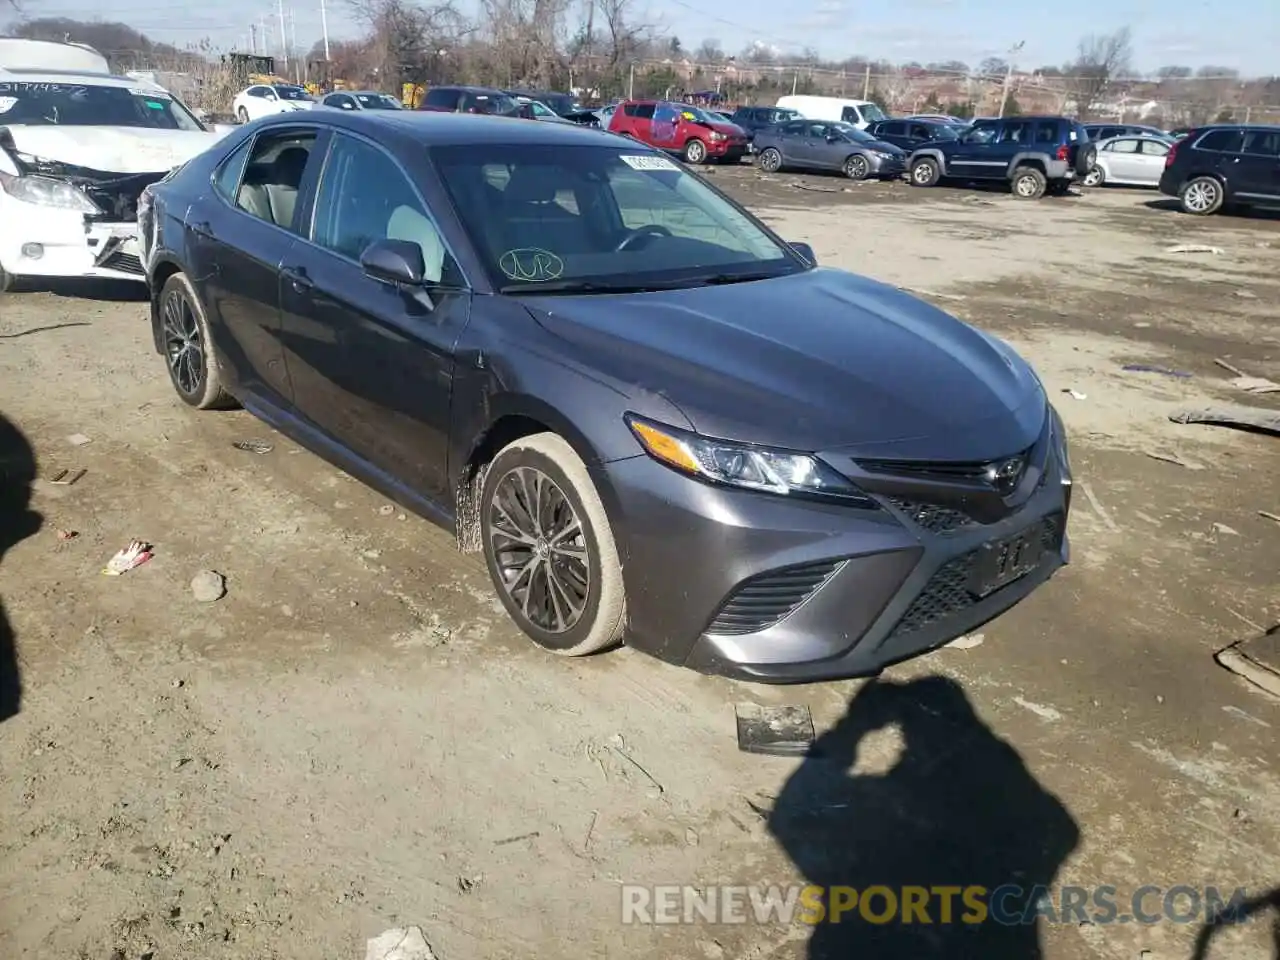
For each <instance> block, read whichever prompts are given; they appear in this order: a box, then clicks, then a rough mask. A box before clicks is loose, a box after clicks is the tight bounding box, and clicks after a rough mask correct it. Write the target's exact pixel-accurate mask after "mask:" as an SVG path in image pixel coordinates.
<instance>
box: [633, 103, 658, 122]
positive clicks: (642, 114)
mask: <svg viewBox="0 0 1280 960" xmlns="http://www.w3.org/2000/svg"><path fill="white" fill-rule="evenodd" d="M653 110H654V105H653V104H652V103H639V104H636V108H635V113H634V114H632V116H634V117H636V118H638V119H640V120H652V119H653Z"/></svg>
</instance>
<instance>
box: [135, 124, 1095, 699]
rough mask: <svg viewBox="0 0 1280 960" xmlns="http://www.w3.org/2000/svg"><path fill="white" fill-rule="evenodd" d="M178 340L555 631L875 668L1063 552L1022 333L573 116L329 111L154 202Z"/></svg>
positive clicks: (560, 642) (922, 645)
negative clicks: (971, 318) (1002, 329)
mask: <svg viewBox="0 0 1280 960" xmlns="http://www.w3.org/2000/svg"><path fill="white" fill-rule="evenodd" d="M139 221H140V223H139V226H140V229H139V234H140V238H141V243H142V248H143V251H144V260H145V268H146V272H147V277H148V280H149V284H150V289H151V293H152V311H151V314H152V328H153V334H154V343H155V349H156V351H157V352H158V354H159V356H160V357H161V358H162V360H163V362H164V363H165V364H166V365H167V368H168V372H169V377H170V379H171V380H172V383H173V387H174V389H175V390H176V391H177V393H178V395H179V396H180V397H181V398H182V400H184V401H185V402H186V403H187V404H190V405H191V406H192V407H194V408H197V409H202V410H203V409H214V408H220V407H229V406H233V405H242V406H243V407H245V408H247V409H248V410H249V411H250V412H252V413H253V414H255V415H257V416H258V417H260V418H262V419H263V420H265V421H267V422H268V423H270V424H272V425H274V426H275V427H276V428H278V429H279V430H281V431H282V432H284V433H285V434H287V435H289V436H291V437H293V438H295V439H297V440H298V441H299V442H301V443H302V444H304V445H306V446H307V447H309V448H310V449H312V450H313V451H315V452H316V453H318V454H319V455H320V456H321V457H324V458H325V459H327V460H330V461H332V462H333V463H335V464H338V465H340V466H341V467H342V468H343V469H345V470H347V471H349V472H350V473H352V474H354V475H356V476H358V477H360V478H361V479H363V480H364V481H365V482H367V483H368V484H370V485H371V486H373V487H374V488H376V489H378V490H380V491H382V492H383V493H384V494H386V495H387V496H389V497H391V498H393V499H394V500H396V501H397V502H399V503H400V504H402V505H403V506H405V507H406V508H408V509H410V510H412V511H414V512H416V513H417V514H419V515H421V516H423V517H425V518H428V519H430V520H432V521H435V522H437V523H439V524H442V525H444V526H445V527H446V528H448V529H450V530H452V531H453V532H454V533H455V534H456V537H457V542H458V545H459V547H460V548H461V549H462V550H464V551H478V552H480V553H482V554H483V556H484V560H485V563H486V565H487V567H488V572H489V575H490V577H491V578H492V581H493V585H494V589H495V590H496V591H497V594H498V596H499V597H500V598H501V600H502V603H503V604H504V605H505V607H506V609H507V611H508V612H509V614H510V616H511V618H512V619H513V620H514V621H515V623H516V624H517V625H518V626H519V627H520V629H521V630H523V631H524V633H525V634H527V635H528V636H529V637H530V638H531V639H532V640H533V641H534V642H535V643H536V644H538V645H540V646H541V647H543V648H545V649H546V650H548V651H551V652H554V653H557V654H563V655H568V656H579V655H584V654H588V653H592V652H595V651H598V650H602V649H604V648H606V647H610V646H614V645H617V644H619V643H626V644H628V645H632V646H634V647H636V648H638V649H641V650H644V651H647V652H648V653H651V654H653V655H656V656H658V657H660V658H662V659H664V660H666V661H670V662H673V663H678V664H683V665H686V666H689V667H693V668H695V669H698V670H702V671H705V672H710V673H719V674H724V675H729V676H734V677H739V678H745V679H754V680H759V681H766V682H798V681H809V680H822V679H833V678H840V677H851V676H862V675H871V674H875V673H876V672H878V671H879V670H881V669H882V668H883V667H884V666H886V665H887V664H890V663H893V662H895V661H899V660H903V659H906V658H909V657H912V656H915V655H917V654H920V653H923V652H925V651H927V650H930V649H932V648H934V647H937V646H939V645H941V644H943V643H946V642H948V641H949V640H951V639H953V638H955V637H957V636H959V635H961V634H964V633H966V632H968V631H970V630H972V629H974V628H975V627H977V626H978V625H980V624H982V623H983V622H985V621H987V620H989V619H991V618H992V617H995V616H997V615H998V614H1000V613H1002V612H1003V611H1005V610H1007V609H1008V608H1009V607H1011V606H1012V605H1013V604H1015V603H1017V602H1018V601H1020V600H1021V599H1023V598H1024V597H1026V596H1027V595H1028V594H1029V593H1031V592H1032V591H1033V590H1035V589H1036V588H1037V587H1038V586H1039V585H1041V584H1042V583H1044V582H1045V581H1047V580H1048V579H1049V578H1050V576H1051V575H1052V574H1053V573H1054V572H1055V571H1056V570H1058V569H1059V568H1060V567H1061V566H1062V565H1063V564H1064V563H1065V562H1066V560H1067V554H1068V545H1067V536H1066V522H1067V513H1068V509H1069V507H1070V501H1071V473H1070V467H1069V464H1068V458H1067V443H1066V438H1065V436H1064V432H1063V426H1062V422H1061V420H1060V419H1059V418H1058V416H1057V414H1056V413H1055V411H1054V409H1053V407H1052V406H1051V404H1050V402H1049V400H1048V397H1047V396H1046V393H1045V390H1044V388H1043V387H1042V385H1041V383H1040V381H1039V380H1038V379H1037V377H1036V375H1035V373H1034V372H1033V371H1032V369H1031V368H1030V366H1029V365H1028V364H1027V363H1026V362H1025V361H1024V360H1023V359H1022V358H1020V357H1019V356H1018V355H1017V354H1016V353H1015V352H1014V351H1013V350H1012V349H1011V348H1010V347H1009V346H1008V345H1006V344H1005V343H1003V342H1002V341H1001V340H999V339H997V338H996V337H993V336H991V335H989V334H987V333H984V332H983V331H981V330H979V329H976V328H975V327H972V326H969V325H967V324H965V323H963V322H961V321H960V320H958V319H956V318H954V317H952V316H949V315H948V314H946V313H944V312H942V311H940V310H938V309H936V308H934V307H933V306H930V305H929V304H927V303H924V302H922V301H920V300H918V299H916V298H915V297H913V296H911V295H910V294H908V293H906V292H904V291H902V290H899V289H897V288H894V287H892V286H887V285H885V284H883V283H879V282H876V281H873V280H870V279H867V278H865V277H861V276H857V275H853V274H850V273H846V272H844V271H840V270H833V269H827V268H823V267H820V266H818V265H817V264H816V262H815V257H814V254H813V251H812V250H811V249H810V248H809V247H807V246H806V245H804V244H800V243H788V242H786V241H785V240H784V239H783V238H781V237H778V236H776V235H775V234H774V233H773V232H772V231H771V230H770V229H769V228H768V227H767V226H765V225H764V224H763V223H762V222H761V221H760V220H758V219H757V218H755V217H753V216H752V215H751V214H750V213H748V212H747V211H746V210H744V209H743V208H742V207H740V206H738V205H737V204H736V203H734V202H733V201H732V200H730V199H728V198H727V197H726V196H725V195H724V194H722V193H721V192H719V191H718V190H717V189H716V188H714V187H713V186H711V185H710V184H709V183H708V182H707V181H706V180H704V179H703V178H701V177H699V176H697V175H696V174H694V173H693V172H691V171H690V170H688V169H686V168H685V167H684V166H683V165H682V164H680V163H679V162H677V161H675V160H672V159H670V158H668V157H667V156H665V155H663V154H661V153H658V152H656V151H654V150H651V149H649V148H648V147H645V146H643V145H641V144H638V143H636V142H633V141H629V140H624V139H623V138H620V137H612V136H609V137H602V136H601V135H600V134H599V133H598V132H595V131H591V130H586V129H580V128H578V127H575V126H571V125H568V124H565V125H561V124H541V123H515V122H513V121H511V120H509V119H504V118H501V117H484V116H466V115H452V114H433V113H424V112H411V111H404V112H391V111H387V112H382V111H353V112H350V113H346V112H341V111H308V112H306V113H293V114H285V115H282V116H277V117H270V118H266V119H263V120H260V121H257V122H255V123H251V124H248V125H246V126H245V127H244V128H243V129H241V130H239V131H237V132H236V133H234V134H231V135H229V136H228V137H227V138H225V139H224V140H222V141H220V142H219V143H218V144H217V145H216V146H214V147H213V148H212V149H210V150H208V151H207V152H206V153H204V154H201V155H200V156H198V157H196V158H195V159H193V160H191V161H190V162H188V163H187V164H186V165H184V166H183V167H182V168H181V169H180V170H178V171H176V172H175V173H173V174H172V175H170V176H169V177H168V178H166V179H165V180H164V181H163V182H161V183H158V184H156V185H153V186H152V187H150V188H148V190H147V192H146V194H145V196H144V200H143V203H142V205H141V209H140V213H139Z"/></svg>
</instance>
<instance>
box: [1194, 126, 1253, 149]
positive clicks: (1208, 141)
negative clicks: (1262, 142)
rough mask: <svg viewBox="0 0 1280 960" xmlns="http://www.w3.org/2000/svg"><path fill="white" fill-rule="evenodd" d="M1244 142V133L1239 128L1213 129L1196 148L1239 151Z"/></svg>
mask: <svg viewBox="0 0 1280 960" xmlns="http://www.w3.org/2000/svg"><path fill="white" fill-rule="evenodd" d="M1243 144H1244V135H1243V134H1242V133H1241V132H1240V131H1239V130H1211V131H1210V132H1208V133H1206V134H1205V135H1204V136H1203V137H1201V138H1200V140H1199V141H1198V142H1197V143H1196V149H1197V150H1216V151H1218V152H1220V153H1239V152H1240V148H1241V146H1243Z"/></svg>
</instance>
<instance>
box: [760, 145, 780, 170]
mask: <svg viewBox="0 0 1280 960" xmlns="http://www.w3.org/2000/svg"><path fill="white" fill-rule="evenodd" d="M757 164H758V165H759V167H760V169H761V170H763V171H764V172H765V173H777V172H778V171H779V170H781V169H782V154H781V153H779V152H778V151H777V150H775V149H774V148H773V147H766V148H765V149H764V150H762V151H761V153H760V159H759V160H758V161H757Z"/></svg>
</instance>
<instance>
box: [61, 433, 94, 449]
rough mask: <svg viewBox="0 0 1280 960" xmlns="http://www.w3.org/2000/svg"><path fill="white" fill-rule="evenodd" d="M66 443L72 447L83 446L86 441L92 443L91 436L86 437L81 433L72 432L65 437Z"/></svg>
mask: <svg viewBox="0 0 1280 960" xmlns="http://www.w3.org/2000/svg"><path fill="white" fill-rule="evenodd" d="M67 443H69V444H71V445H72V446H73V447H83V446H84V445H85V444H86V443H93V438H92V437H86V436H85V435H84V434H83V433H73V434H72V435H71V436H69V437H67Z"/></svg>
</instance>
